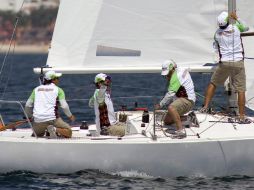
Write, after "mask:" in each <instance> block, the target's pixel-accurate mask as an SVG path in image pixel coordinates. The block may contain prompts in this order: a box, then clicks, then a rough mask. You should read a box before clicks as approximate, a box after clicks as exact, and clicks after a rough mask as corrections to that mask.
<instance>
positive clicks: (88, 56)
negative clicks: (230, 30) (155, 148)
mask: <svg viewBox="0 0 254 190" xmlns="http://www.w3.org/2000/svg"><path fill="white" fill-rule="evenodd" d="M226 9H227V1H226V0H225V1H214V0H178V1H175V0H138V1H137V0H121V1H119V0H85V1H84V0H75V1H70V0H62V1H61V5H60V7H59V13H58V17H57V22H56V27H55V31H54V35H53V39H52V44H51V49H50V51H49V57H48V61H47V65H49V66H50V67H53V68H54V69H55V70H61V71H65V72H69V73H72V72H73V73H75V72H76V73H77V72H78V73H95V72H98V71H104V72H105V71H108V72H142V73H144V72H155V71H159V70H160V66H161V63H162V62H163V61H164V60H165V59H169V58H172V59H174V60H175V61H176V62H177V63H184V65H186V66H189V65H193V64H197V63H198V64H200V65H201V64H205V63H211V62H214V52H213V47H212V40H213V34H214V31H215V29H216V16H217V15H218V13H219V12H221V11H222V10H226ZM77 15H79V16H77Z"/></svg>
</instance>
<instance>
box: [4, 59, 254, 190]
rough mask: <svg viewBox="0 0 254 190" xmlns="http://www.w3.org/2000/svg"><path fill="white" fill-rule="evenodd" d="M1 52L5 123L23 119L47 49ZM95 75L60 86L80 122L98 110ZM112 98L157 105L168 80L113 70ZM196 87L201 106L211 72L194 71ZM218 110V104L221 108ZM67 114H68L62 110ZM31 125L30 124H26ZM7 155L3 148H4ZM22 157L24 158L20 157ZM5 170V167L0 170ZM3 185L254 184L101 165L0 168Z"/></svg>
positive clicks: (253, 183) (221, 101)
mask: <svg viewBox="0 0 254 190" xmlns="http://www.w3.org/2000/svg"><path fill="white" fill-rule="evenodd" d="M4 60H5V59H4V54H0V63H1V64H0V67H1V70H0V99H1V100H6V101H7V100H8V101H11V103H1V104H0V114H1V116H2V118H3V120H4V122H5V123H9V122H14V121H17V120H20V119H22V118H23V116H24V114H23V112H22V107H21V106H20V105H19V104H18V103H19V102H20V103H21V104H22V105H24V104H25V102H26V100H27V98H28V97H29V96H30V94H31V92H32V89H33V88H34V87H36V86H37V85H39V75H37V74H34V73H33V68H34V67H41V66H44V65H45V63H46V60H47V55H46V54H10V55H9V56H8V57H7V59H6V60H5V61H4ZM94 76H95V75H94V74H88V75H75V76H74V75H67V74H66V75H63V76H62V77H61V79H60V84H59V86H60V87H62V88H63V89H64V91H65V95H66V99H67V101H68V103H69V106H70V109H71V111H72V113H73V114H74V115H75V116H76V118H77V121H76V122H75V123H74V124H79V123H80V122H81V121H84V120H85V121H87V122H88V123H93V121H94V112H93V109H91V108H89V107H88V100H89V98H90V97H91V95H92V94H93V92H94V84H93V80H94ZM111 77H112V80H113V83H112V97H113V102H114V107H115V110H120V109H121V108H122V107H123V106H126V107H127V109H130V110H131V109H133V108H134V106H135V105H138V107H148V108H149V109H152V108H153V105H154V104H155V103H157V102H158V101H159V100H160V98H161V97H162V96H163V95H164V93H165V90H166V81H165V79H164V78H163V77H161V76H160V74H159V73H158V74H112V75H111ZM192 77H193V80H194V83H195V88H196V92H197V93H199V94H200V96H198V101H197V104H196V108H200V107H201V106H202V102H203V98H202V96H203V95H204V91H205V88H206V85H207V84H208V83H209V80H210V75H209V74H204V75H201V74H192ZM223 94H224V91H223V89H222V88H219V89H218V90H217V92H216V95H215V97H214V101H213V105H214V106H215V108H216V106H218V105H219V106H225V103H226V100H225V98H223ZM218 109H219V108H218ZM62 116H63V118H64V119H66V118H65V117H64V115H63V114H62ZM23 127H26V126H23ZM1 154H4V152H1ZM17 159H19V158H17ZM0 172H1V171H0ZM2 189H6V190H7V189H15V190H18V189H36V190H37V189H123V190H125V189H126V190H127V189H237V190H238V189H254V178H253V177H251V176H225V177H214V178H209V177H206V176H179V177H176V178H161V177H160V176H149V175H146V174H145V173H137V172H136V171H129V172H126V171H125V172H121V171H119V173H105V172H103V171H98V170H83V171H78V172H76V173H70V174H48V173H43V174H41V173H33V172H30V171H15V172H10V173H0V190H2Z"/></svg>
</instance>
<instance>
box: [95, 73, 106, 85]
mask: <svg viewBox="0 0 254 190" xmlns="http://www.w3.org/2000/svg"><path fill="white" fill-rule="evenodd" d="M106 77H107V75H106V74H104V73H99V74H97V75H96V76H95V78H94V82H95V83H98V82H101V81H105V79H106Z"/></svg>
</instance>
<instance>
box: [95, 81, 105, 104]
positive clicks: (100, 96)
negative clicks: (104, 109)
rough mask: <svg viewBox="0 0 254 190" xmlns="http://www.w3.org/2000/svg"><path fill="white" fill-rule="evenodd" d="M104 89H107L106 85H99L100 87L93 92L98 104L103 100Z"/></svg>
mask: <svg viewBox="0 0 254 190" xmlns="http://www.w3.org/2000/svg"><path fill="white" fill-rule="evenodd" d="M106 90H107V86H105V85H101V87H100V89H99V90H97V92H96V93H95V96H96V100H97V102H98V104H99V105H100V104H103V103H104V102H105V93H106Z"/></svg>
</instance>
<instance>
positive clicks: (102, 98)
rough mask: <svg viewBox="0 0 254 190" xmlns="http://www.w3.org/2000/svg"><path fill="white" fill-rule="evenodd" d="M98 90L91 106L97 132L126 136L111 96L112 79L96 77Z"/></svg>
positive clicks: (103, 75)
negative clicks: (117, 117)
mask: <svg viewBox="0 0 254 190" xmlns="http://www.w3.org/2000/svg"><path fill="white" fill-rule="evenodd" d="M94 83H95V86H96V90H95V92H94V95H93V96H92V97H91V98H90V101H89V106H90V107H94V111H95V117H96V118H95V123H96V127H97V131H98V132H100V134H101V135H112V136H124V134H125V128H124V126H123V125H122V123H119V122H118V121H117V119H116V114H115V112H114V107H113V102H112V100H111V98H110V94H111V77H110V76H108V75H106V74H104V73H99V74H97V75H96V76H95V79H94Z"/></svg>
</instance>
